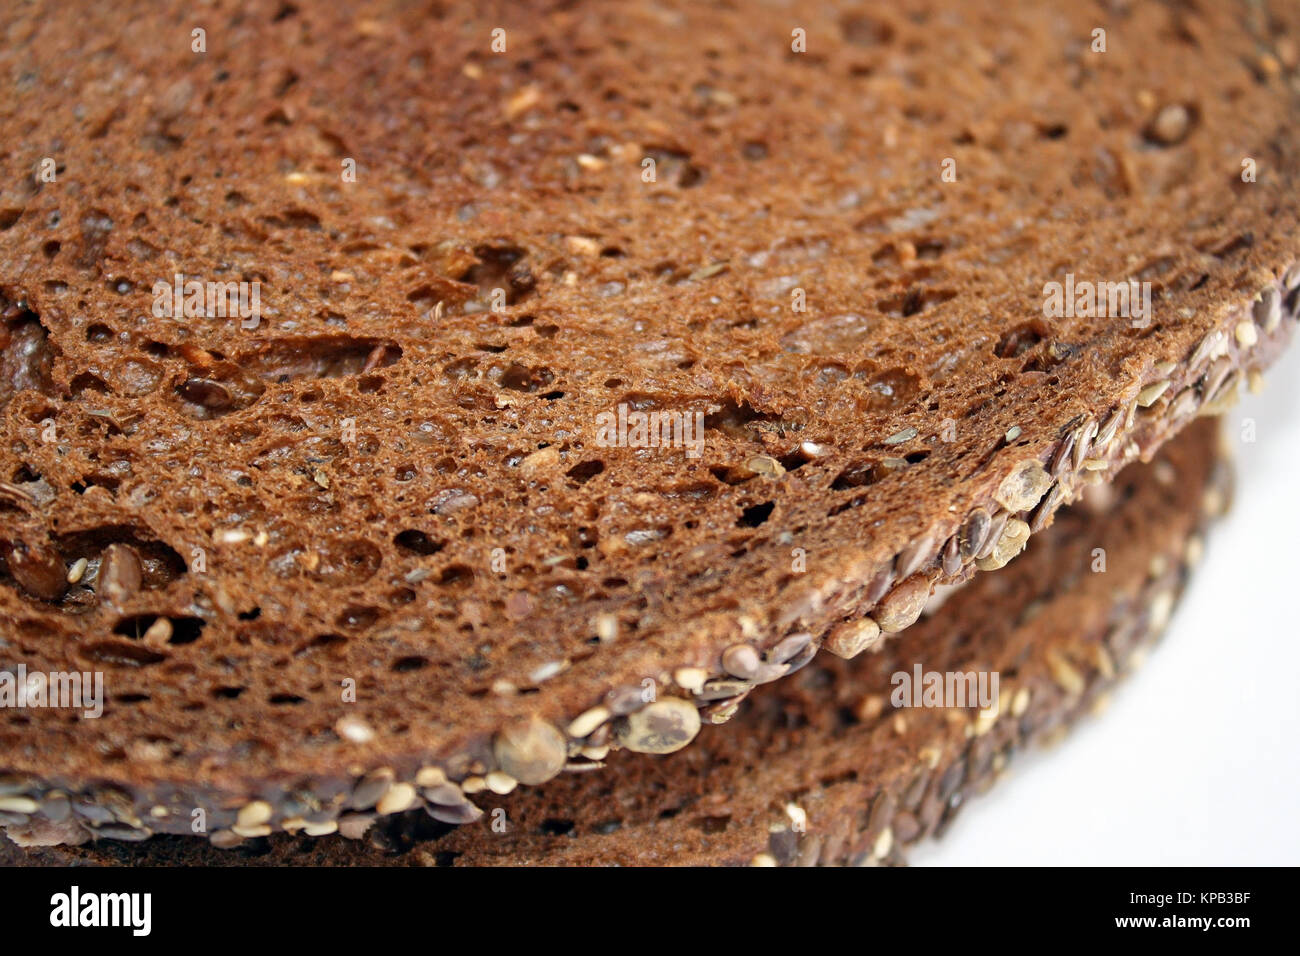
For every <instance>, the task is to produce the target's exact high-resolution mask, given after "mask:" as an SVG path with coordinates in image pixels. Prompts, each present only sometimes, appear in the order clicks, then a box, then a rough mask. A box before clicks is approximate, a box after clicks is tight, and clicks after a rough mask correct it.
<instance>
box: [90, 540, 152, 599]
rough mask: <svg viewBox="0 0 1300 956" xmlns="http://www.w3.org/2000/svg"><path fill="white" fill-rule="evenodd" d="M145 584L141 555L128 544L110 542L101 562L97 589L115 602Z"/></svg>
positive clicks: (128, 595)
mask: <svg viewBox="0 0 1300 956" xmlns="http://www.w3.org/2000/svg"><path fill="white" fill-rule="evenodd" d="M142 584H143V569H142V568H141V566H140V556H139V555H138V554H136V552H135V549H134V548H133V547H131V546H130V545H128V544H110V545H109V546H108V547H107V548H105V549H104V555H103V557H102V558H101V559H100V562H99V581H98V586H97V590H99V591H102V592H103V594H104V596H105V597H106V598H108V600H110V601H112V602H113V603H114V604H121V603H122V602H123V601H125V600H126V599H127V598H129V597H130V596H131V595H133V594H135V593H137V592H138V591H139V590H140V587H141V585H142Z"/></svg>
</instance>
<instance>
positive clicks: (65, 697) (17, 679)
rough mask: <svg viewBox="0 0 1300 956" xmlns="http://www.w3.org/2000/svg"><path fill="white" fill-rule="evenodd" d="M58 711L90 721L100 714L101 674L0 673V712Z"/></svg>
mask: <svg viewBox="0 0 1300 956" xmlns="http://www.w3.org/2000/svg"><path fill="white" fill-rule="evenodd" d="M4 707H17V708H24V709H25V708H29V707H34V708H43V707H49V708H59V709H68V710H80V711H81V716H82V717H85V718H86V719H87V720H94V719H95V718H97V717H100V716H101V715H102V714H103V713H104V673H103V671H51V672H49V673H48V674H47V673H44V672H42V671H34V672H33V673H30V674H29V673H27V665H26V664H19V665H18V669H17V670H16V671H0V708H4Z"/></svg>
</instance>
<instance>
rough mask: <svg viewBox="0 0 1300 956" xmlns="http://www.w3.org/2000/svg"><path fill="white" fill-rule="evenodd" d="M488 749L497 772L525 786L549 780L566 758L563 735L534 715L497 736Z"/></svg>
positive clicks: (557, 771)
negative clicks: (498, 765) (490, 750)
mask: <svg viewBox="0 0 1300 956" xmlns="http://www.w3.org/2000/svg"><path fill="white" fill-rule="evenodd" d="M492 750H493V753H494V754H495V755H496V759H497V763H498V764H500V766H501V769H502V770H504V771H505V772H506V773H508V774H510V776H512V777H514V778H515V779H516V780H518V781H519V782H520V783H526V784H538V783H545V782H546V781H547V780H550V779H551V778H552V777H554V776H556V775H557V774H558V773H559V772H560V771H561V770H563V769H564V761H565V759H566V757H567V756H568V753H567V745H566V743H565V739H564V735H563V734H562V733H560V731H559V730H557V729H556V728H555V727H553V726H551V725H550V724H548V723H547V722H546V721H544V720H542V719H541V718H540V717H537V716H533V717H531V718H529V720H527V721H526V722H523V723H517V724H513V725H511V726H509V727H507V728H506V729H505V730H503V731H501V732H500V733H499V734H497V736H496V739H495V740H494V741H493V744H492Z"/></svg>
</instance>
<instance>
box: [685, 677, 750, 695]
mask: <svg viewBox="0 0 1300 956" xmlns="http://www.w3.org/2000/svg"><path fill="white" fill-rule="evenodd" d="M753 687H754V685H753V683H752V682H750V681H747V680H727V679H726V678H725V677H720V678H716V679H714V680H711V681H706V682H705V684H704V686H703V687H701V688H700V689H699V691H698V692H697V693H696V694H695V699H696V700H698V701H715V700H730V699H731V698H733V697H739V696H740V695H741V694H747V693H749V692H750V691H751V690H752V689H753Z"/></svg>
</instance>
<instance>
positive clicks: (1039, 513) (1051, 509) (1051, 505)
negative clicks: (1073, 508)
mask: <svg viewBox="0 0 1300 956" xmlns="http://www.w3.org/2000/svg"><path fill="white" fill-rule="evenodd" d="M1064 497H1065V488H1064V486H1062V485H1061V483H1060V482H1057V483H1056V484H1054V485H1052V488H1051V490H1050V491H1048V492H1047V497H1045V498H1044V499H1043V501H1042V503H1041V504H1040V505H1039V506H1038V507H1037V508H1036V509H1034V515H1033V520H1032V521H1031V522H1030V524H1029V530H1030V531H1032V532H1039V531H1042V530H1043V528H1045V527H1047V523H1048V522H1049V521H1051V520H1052V516H1053V515H1054V514H1056V509H1057V508H1059V507H1060V506H1061V499H1063V498H1064Z"/></svg>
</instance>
